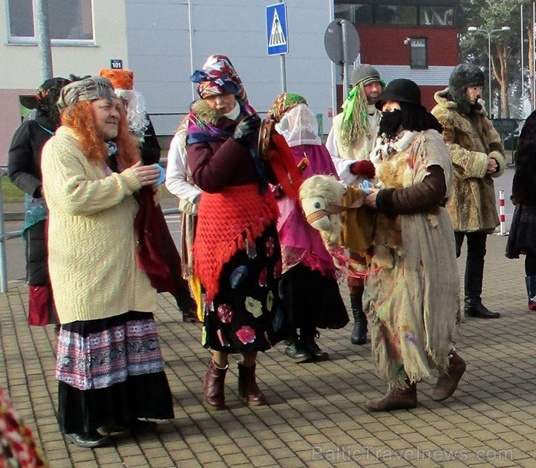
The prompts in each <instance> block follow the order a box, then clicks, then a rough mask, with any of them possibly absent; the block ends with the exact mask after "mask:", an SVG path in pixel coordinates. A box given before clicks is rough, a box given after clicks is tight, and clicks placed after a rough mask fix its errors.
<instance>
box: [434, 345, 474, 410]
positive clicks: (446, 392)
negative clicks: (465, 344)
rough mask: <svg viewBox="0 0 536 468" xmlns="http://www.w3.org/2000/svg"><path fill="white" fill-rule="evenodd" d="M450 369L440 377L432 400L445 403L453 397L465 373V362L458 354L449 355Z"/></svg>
mask: <svg viewBox="0 0 536 468" xmlns="http://www.w3.org/2000/svg"><path fill="white" fill-rule="evenodd" d="M449 361H450V362H449V368H448V369H447V372H445V373H444V374H442V375H440V376H439V378H438V379H437V382H436V384H435V387H434V392H433V393H432V400H434V401H443V400H446V399H447V398H449V397H450V396H452V394H453V393H454V392H455V390H456V387H458V382H459V381H460V379H461V378H462V375H463V373H464V372H465V367H466V365H465V361H464V360H463V359H462V358H461V357H460V356H459V355H458V353H456V352H452V353H451V354H450V355H449Z"/></svg>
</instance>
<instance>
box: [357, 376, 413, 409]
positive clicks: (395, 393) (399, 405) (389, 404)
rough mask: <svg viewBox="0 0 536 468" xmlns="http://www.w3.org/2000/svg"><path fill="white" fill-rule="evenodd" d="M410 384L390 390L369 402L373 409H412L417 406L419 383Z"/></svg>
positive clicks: (369, 407) (368, 405) (370, 407)
mask: <svg viewBox="0 0 536 468" xmlns="http://www.w3.org/2000/svg"><path fill="white" fill-rule="evenodd" d="M406 383H407V384H408V388H402V389H400V388H397V389H394V390H389V391H388V392H387V393H386V394H385V396H383V397H382V398H375V399H374V400H369V401H368V402H367V408H368V409H369V410H371V411H392V410H397V409H412V408H416V407H417V384H414V383H413V384H410V383H409V382H406Z"/></svg>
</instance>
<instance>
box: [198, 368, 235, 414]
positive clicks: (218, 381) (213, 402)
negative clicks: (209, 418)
mask: <svg viewBox="0 0 536 468" xmlns="http://www.w3.org/2000/svg"><path fill="white" fill-rule="evenodd" d="M227 369H229V365H227V366H225V369H220V368H219V367H216V364H215V363H214V361H213V360H212V359H211V360H210V363H209V365H208V370H207V375H206V376H205V386H204V388H203V390H204V394H205V406H206V407H207V408H208V409H212V410H221V409H224V408H225V393H224V384H225V374H227Z"/></svg>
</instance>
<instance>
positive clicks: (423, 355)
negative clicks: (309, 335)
mask: <svg viewBox="0 0 536 468" xmlns="http://www.w3.org/2000/svg"><path fill="white" fill-rule="evenodd" d="M386 101H395V102H398V103H399V104H400V107H401V110H399V111H394V112H384V119H385V121H388V120H390V121H392V120H395V123H394V125H393V127H392V128H393V129H395V128H396V129H398V128H402V130H400V131H399V130H395V131H393V132H392V134H389V133H387V134H386V133H383V134H382V135H381V136H380V137H379V138H378V141H377V145H376V147H375V149H374V150H373V152H372V153H371V160H372V161H373V163H374V165H375V166H376V177H377V181H378V184H379V186H380V187H381V190H380V191H379V192H377V194H376V199H375V203H376V208H377V218H376V229H375V233H374V237H373V255H372V261H371V265H370V273H369V276H368V277H367V279H366V284H365V301H364V302H365V304H366V306H367V307H366V309H367V318H368V322H369V327H370V329H371V351H372V358H373V361H374V363H375V366H376V370H377V373H378V375H379V376H380V377H381V378H382V379H383V380H385V381H386V382H387V383H388V385H389V393H388V394H387V395H386V396H385V397H384V398H382V399H378V400H372V401H370V402H369V403H368V406H369V408H370V409H372V410H373V411H389V410H391V409H397V408H413V407H415V406H416V405H417V396H416V382H418V381H419V380H421V379H425V378H428V377H429V376H430V375H431V372H432V369H438V370H439V372H440V373H441V375H442V377H440V380H439V381H438V384H437V385H436V390H435V391H434V399H435V400H442V399H445V398H448V397H449V396H450V395H452V393H453V392H454V390H455V388H456V385H457V383H458V380H459V378H460V377H461V374H460V373H459V370H458V372H454V367H453V366H455V365H457V364H458V363H460V364H461V363H462V362H463V361H461V358H459V356H458V355H457V354H456V353H453V352H452V351H451V350H452V347H453V333H454V330H455V326H456V323H457V321H458V320H459V302H458V288H459V279H458V270H457V265H456V257H455V250H454V236H453V231H452V224H451V222H450V218H449V216H448V213H447V211H446V210H445V208H444V207H443V205H444V202H445V200H446V199H448V197H449V195H450V187H451V180H452V163H451V160H450V156H449V152H448V149H447V147H446V146H445V144H444V143H443V139H442V137H441V135H440V134H439V133H438V131H437V129H440V126H439V125H438V124H437V121H436V120H435V119H434V118H433V117H432V116H431V115H430V114H428V113H427V112H426V110H425V109H424V108H423V107H422V106H421V104H420V90H419V88H418V86H417V85H416V84H415V83H413V82H412V81H410V80H405V79H399V80H394V81H392V82H391V83H390V84H389V85H388V86H387V87H386V89H385V91H384V92H383V93H382V97H381V99H380V101H378V104H377V105H378V106H379V108H381V107H382V106H383V104H384V103H385V102H386ZM400 125H402V127H400ZM381 130H382V127H380V131H381ZM449 353H450V360H449ZM454 356H455V357H454ZM459 361H460V362H459ZM463 368H464V369H465V364H464V365H463ZM447 371H448V375H447V374H445V372H447ZM461 373H463V371H462V372H461ZM458 374H459V375H458ZM445 375H447V377H445ZM448 376H451V377H448ZM453 376H455V379H454V380H449V378H451V379H452V378H453ZM442 378H443V380H441V379H442ZM440 382H441V384H440Z"/></svg>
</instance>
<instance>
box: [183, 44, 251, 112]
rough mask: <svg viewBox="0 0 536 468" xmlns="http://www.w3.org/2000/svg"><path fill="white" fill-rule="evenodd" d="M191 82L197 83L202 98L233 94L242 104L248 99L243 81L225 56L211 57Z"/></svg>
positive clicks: (191, 78)
mask: <svg viewBox="0 0 536 468" xmlns="http://www.w3.org/2000/svg"><path fill="white" fill-rule="evenodd" d="M190 80H191V81H193V82H194V83H197V93H198V94H199V96H200V97H201V98H204V97H206V96H210V95H215V94H224V93H231V94H234V95H235V96H236V97H237V98H239V99H240V100H241V101H242V102H247V100H248V97H247V94H246V90H245V89H244V85H243V84H242V80H241V79H240V77H239V76H238V73H237V71H236V69H235V67H234V66H233V64H232V63H231V61H230V60H229V58H228V57H226V56H225V55H218V54H216V55H211V56H210V57H209V58H208V59H207V61H206V62H205V64H204V65H203V68H202V69H201V70H196V71H195V72H194V73H193V75H192V76H191V77H190Z"/></svg>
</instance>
